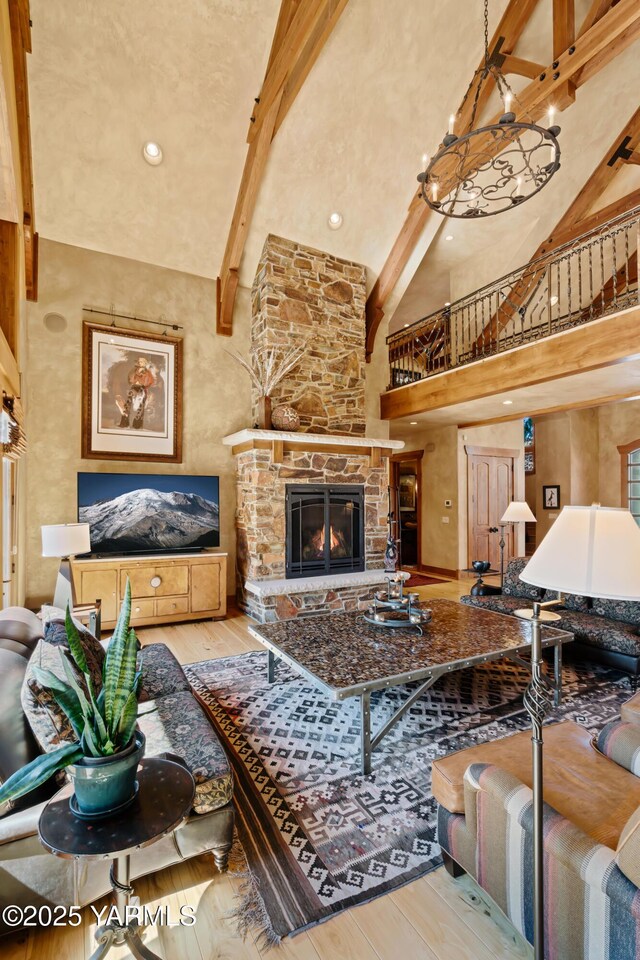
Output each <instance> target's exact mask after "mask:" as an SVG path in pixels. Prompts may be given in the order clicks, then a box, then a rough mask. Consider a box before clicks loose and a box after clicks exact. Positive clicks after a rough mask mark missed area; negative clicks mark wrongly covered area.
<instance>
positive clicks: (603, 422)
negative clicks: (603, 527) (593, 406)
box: [598, 400, 640, 507]
mask: <svg viewBox="0 0 640 960" xmlns="http://www.w3.org/2000/svg"><path fill="white" fill-rule="evenodd" d="M598 433H599V471H598V472H599V480H600V484H599V486H600V490H599V497H598V499H599V500H600V502H601V504H602V505H603V506H604V507H619V506H620V504H621V461H620V454H619V453H618V446H622V445H623V444H626V443H632V442H633V441H634V440H638V439H640V400H629V401H627V402H625V403H611V404H607V405H606V406H604V407H600V408H599V411H598Z"/></svg>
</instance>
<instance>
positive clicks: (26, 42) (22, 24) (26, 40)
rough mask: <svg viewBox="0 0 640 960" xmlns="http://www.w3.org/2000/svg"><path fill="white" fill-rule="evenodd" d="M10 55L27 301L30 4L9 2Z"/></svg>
mask: <svg viewBox="0 0 640 960" xmlns="http://www.w3.org/2000/svg"><path fill="white" fill-rule="evenodd" d="M9 22H10V24H11V53H12V57H13V76H14V83H15V94H16V113H17V118H18V145H19V149H20V176H21V184H22V206H23V211H22V233H23V237H24V260H25V272H26V288H27V299H28V300H37V299H38V234H37V233H36V226H35V210H34V201H33V166H32V161H31V127H30V119H29V87H28V80H27V54H28V53H31V20H30V17H29V0H9Z"/></svg>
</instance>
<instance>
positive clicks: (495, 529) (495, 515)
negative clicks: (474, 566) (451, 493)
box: [467, 448, 517, 570]
mask: <svg viewBox="0 0 640 960" xmlns="http://www.w3.org/2000/svg"><path fill="white" fill-rule="evenodd" d="M467 455H468V471H467V472H468V482H469V495H468V501H469V503H468V513H469V539H468V544H469V554H468V563H469V566H471V563H472V561H473V560H490V561H491V566H492V568H493V569H494V570H499V569H500V525H499V524H500V517H501V516H502V515H503V513H504V512H505V510H506V509H507V507H508V505H509V504H510V503H511V501H512V500H513V499H514V476H515V458H516V456H517V451H509V450H497V449H495V448H490V449H488V450H487V451H486V452H485V451H483V450H481V449H479V448H468V449H467ZM504 539H505V548H504V562H505V565H506V563H507V560H508V559H509V558H510V557H512V556H513V554H514V529H513V524H509V525H508V526H505V528H504Z"/></svg>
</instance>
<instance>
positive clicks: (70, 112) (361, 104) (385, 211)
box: [29, 0, 640, 325]
mask: <svg viewBox="0 0 640 960" xmlns="http://www.w3.org/2000/svg"><path fill="white" fill-rule="evenodd" d="M590 5H591V4H590V2H589V0H576V21H577V22H578V23H579V22H581V20H582V18H583V17H584V15H585V14H586V12H587V10H588V8H589V7H590ZM506 6H507V0H491V3H490V30H493V29H494V27H495V25H496V24H497V22H498V19H499V17H500V16H501V15H502V13H503V12H504V10H505V8H506ZM279 7H280V3H279V0H181V2H180V3H178V2H176V0H135V2H131V0H100V2H99V3H97V2H90V3H87V2H86V0H31V16H32V20H33V53H32V55H31V57H30V62H29V81H30V92H31V118H32V135H33V153H34V179H35V191H36V206H37V210H38V224H39V230H40V234H41V236H44V237H47V238H50V239H54V240H59V241H62V242H64V243H69V244H75V245H78V246H82V247H88V248H90V249H95V250H100V251H104V252H107V253H111V254H115V255H119V256H123V257H130V258H134V259H139V260H143V261H145V262H149V263H154V264H159V265H161V266H165V267H170V268H173V269H177V270H182V271H186V272H190V273H194V274H198V275H202V276H206V277H212V278H213V277H216V276H218V274H219V272H220V266H221V262H222V257H223V252H224V247H225V242H226V238H227V235H228V231H229V226H230V223H231V217H232V213H233V208H234V203H235V198H236V194H237V191H238V185H239V183H240V177H241V173H242V167H243V164H244V159H245V156H246V151H247V143H246V135H247V127H248V121H249V117H250V115H251V111H252V108H253V106H254V97H256V96H257V95H258V94H259V92H260V87H261V84H262V80H263V77H264V73H265V69H266V65H267V60H268V56H269V50H270V46H271V41H272V37H273V33H274V29H275V25H276V22H277V17H278V10H279ZM551 9H552V0H539V3H538V5H537V6H536V8H535V11H534V14H533V16H532V18H531V20H530V22H529V24H528V26H527V27H526V29H525V32H524V33H523V36H522V39H521V41H520V43H519V45H518V55H519V56H522V57H527V58H529V59H531V60H534V61H538V62H540V63H545V64H546V63H548V62H549V60H550V59H551V45H552V41H551V36H552V18H551ZM481 52H482V4H481V2H480V0H349V2H348V3H347V5H346V8H345V10H344V12H343V13H342V15H341V17H340V19H339V21H338V22H337V24H336V26H335V28H334V29H333V32H332V33H331V35H330V36H329V38H328V41H327V43H326V45H325V47H324V49H323V50H322V52H321V54H320V56H319V58H318V60H317V62H316V63H315V65H314V66H313V68H312V70H311V72H310V74H309V76H308V77H307V79H306V81H305V83H304V85H303V87H302V89H301V91H300V92H299V94H298V96H297V98H296V100H295V102H294V103H293V105H292V107H291V109H290V110H289V113H288V114H287V116H286V118H285V121H284V123H283V125H282V127H281V129H280V130H279V131H278V133H277V136H276V137H275V139H274V141H273V144H272V146H271V152H270V155H269V159H268V162H267V167H266V171H265V174H264V177H263V180H262V182H261V184H260V188H259V193H258V198H257V204H256V208H255V213H254V216H253V219H252V222H251V227H250V230H249V234H248V239H247V244H246V248H245V253H244V257H243V260H242V263H241V268H240V283H241V284H243V285H246V286H249V285H250V284H251V282H252V280H253V276H254V273H255V268H256V263H257V260H258V257H259V254H260V250H261V247H262V244H263V242H264V239H265V236H266V234H267V233H269V232H273V233H277V234H280V235H283V236H286V237H289V238H291V239H295V240H297V241H300V242H303V243H306V244H309V245H311V246H315V247H319V248H321V249H324V250H327V251H329V252H332V253H335V254H338V255H340V256H343V257H346V258H349V259H353V260H356V261H358V262H361V263H363V264H365V265H366V267H367V269H368V278H369V283H370V285H372V284H373V283H374V281H375V279H376V278H377V276H378V273H379V272H380V270H381V269H382V267H383V264H384V262H385V259H386V257H387V255H388V253H389V250H390V249H391V247H392V245H393V243H394V240H395V239H396V237H397V235H398V233H399V231H400V229H401V227H402V224H403V221H404V218H405V215H406V211H407V206H408V203H409V201H410V199H411V197H412V195H413V193H414V192H415V186H416V181H415V177H416V173H417V171H418V169H419V165H420V157H421V155H422V153H423V152H424V151H425V150H428V151H433V150H434V149H435V147H436V146H437V144H438V143H439V142H440V139H441V136H442V134H443V132H444V130H445V129H446V125H447V117H448V115H449V113H451V112H452V110H455V108H456V107H457V105H458V104H459V103H460V101H461V99H462V97H463V94H464V91H465V89H466V87H467V84H468V83H469V80H470V78H471V75H472V74H473V71H474V69H475V67H476V66H477V64H478V62H479V59H480V56H481ZM639 81H640V60H639V58H638V43H637V42H636V43H635V44H634V45H632V46H630V47H629V48H628V49H627V50H625V51H624V52H623V53H621V54H620V56H619V57H618V58H617V59H616V60H614V61H613V62H612V63H610V64H609V65H608V66H607V67H605V68H604V69H603V70H602V71H601V72H600V73H599V74H598V75H597V76H596V77H595V78H594V79H593V80H591V81H589V83H586V84H585V85H584V87H582V88H581V89H580V90H579V91H578V95H577V97H576V101H575V103H574V104H573V105H572V106H570V107H569V108H568V109H567V110H565V111H564V112H563V113H562V114H560V115H559V118H558V122H559V123H560V125H561V126H562V135H561V144H562V149H563V163H562V168H561V170H560V172H559V173H558V174H557V176H556V177H555V178H554V180H553V181H552V184H551V185H550V186H549V188H548V189H546V190H544V191H543V192H542V193H541V194H539V195H538V196H537V197H536V198H534V199H533V200H531V201H530V202H528V203H527V204H525V205H523V206H522V207H520V208H518V209H516V210H514V211H513V212H512V213H509V214H505V215H504V216H501V217H498V218H495V219H494V220H491V221H486V222H481V223H477V222H470V223H459V222H456V224H455V227H452V226H451V224H450V223H449V222H446V223H445V224H444V225H443V224H442V223H441V222H440V218H438V222H437V223H435V222H434V224H433V225H432V226H430V227H429V228H428V230H427V231H425V237H424V238H421V244H418V247H417V248H416V254H415V256H414V260H413V261H412V266H411V269H410V270H409V271H408V273H409V276H407V275H406V274H407V272H406V271H405V275H404V276H403V278H402V283H401V284H400V285H399V287H398V290H397V292H396V295H395V298H394V299H393V300H392V302H391V303H390V306H389V309H388V311H387V318H388V317H389V316H391V315H392V314H393V312H394V310H396V316H395V317H394V320H393V322H394V324H395V325H399V324H401V323H405V322H409V321H410V320H414V319H417V318H418V317H419V316H422V315H425V314H426V313H428V312H430V310H432V309H435V308H436V307H438V306H440V305H441V304H442V302H443V300H445V299H452V298H453V297H454V296H457V295H460V294H461V293H463V292H465V291H466V290H467V289H471V288H473V287H474V286H478V285H479V284H480V283H483V282H486V281H488V280H490V279H492V278H493V277H494V276H497V275H498V274H500V273H502V272H504V271H505V270H507V269H509V268H511V267H513V266H515V265H517V263H519V262H521V261H523V260H526V259H527V257H528V256H529V255H530V254H531V253H532V252H533V250H534V249H535V248H536V246H537V245H538V243H539V242H540V241H541V240H542V239H543V238H544V237H545V235H546V234H547V233H548V231H549V230H550V229H551V228H552V226H553V225H554V224H555V223H556V222H557V220H558V218H559V215H560V213H562V211H563V209H564V208H565V207H566V206H568V204H569V202H570V201H571V200H572V198H573V197H574V196H575V193H576V192H577V190H578V189H579V188H580V186H582V184H583V183H584V182H585V180H586V179H587V178H588V177H589V174H590V172H591V170H592V169H593V168H594V167H595V165H596V163H597V162H598V161H599V160H600V159H601V155H602V151H603V150H604V149H605V148H606V146H607V144H608V143H609V142H610V141H611V140H612V138H613V137H614V136H615V133H616V130H619V129H621V128H622V126H623V124H624V122H625V121H626V120H627V119H628V117H629V116H630V114H631V113H632V112H633V110H634V109H635V108H636V107H637V105H638V93H637V91H638V82H639ZM527 82H528V81H527V80H526V79H525V78H522V77H519V78H515V79H514V82H513V86H514V88H515V89H516V90H519V89H521V88H522V86H524V85H525V84H526V83H527ZM148 139H154V140H157V141H158V142H159V143H160V144H161V145H162V148H163V151H164V158H165V159H164V162H163V163H162V164H161V165H160V166H158V167H150V166H149V165H148V164H146V163H145V162H144V160H143V158H142V144H143V142H144V141H146V140H148ZM628 176H630V177H631V178H634V177H640V170H638V168H634V170H633V171H632V172H631V173H630V174H629V175H628ZM634 182H635V181H634ZM638 185H640V180H639V181H638ZM334 210H337V211H339V212H340V213H341V214H342V216H343V218H344V222H343V226H342V227H341V229H339V230H336V231H333V230H331V229H330V228H329V226H328V224H327V218H328V216H329V214H330V213H331V212H332V211H334ZM429 230H430V234H429V235H428V236H426V234H427V233H429ZM448 235H453V237H454V239H453V240H451V241H447V240H445V236H448ZM432 239H433V244H432V245H431V246H430V249H429V250H428V253H426V255H424V254H425V250H426V249H427V245H428V244H429V243H430V242H431V240H432ZM412 275H413V276H412ZM405 291H406V292H405ZM403 294H404V295H403ZM398 304H399V306H398ZM396 308H397V309H396Z"/></svg>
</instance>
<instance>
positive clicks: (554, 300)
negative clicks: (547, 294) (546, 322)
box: [550, 297, 558, 307]
mask: <svg viewBox="0 0 640 960" xmlns="http://www.w3.org/2000/svg"><path fill="white" fill-rule="evenodd" d="M557 302H558V298H557V297H551V300H550V303H551V306H552V307H555V305H556V303H557Z"/></svg>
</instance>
